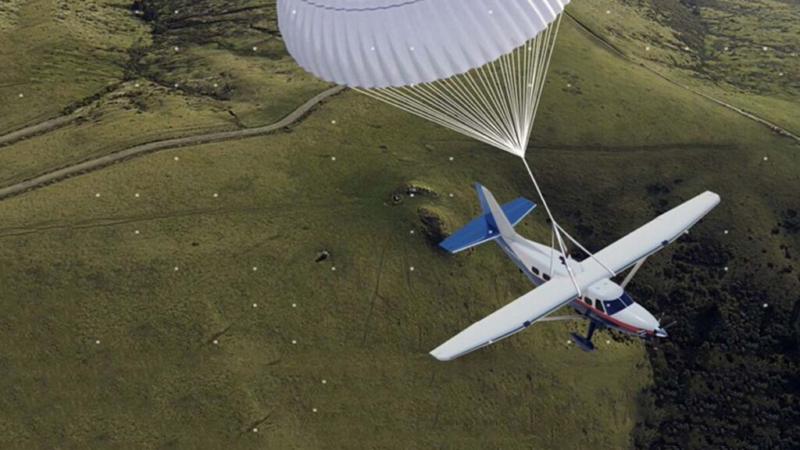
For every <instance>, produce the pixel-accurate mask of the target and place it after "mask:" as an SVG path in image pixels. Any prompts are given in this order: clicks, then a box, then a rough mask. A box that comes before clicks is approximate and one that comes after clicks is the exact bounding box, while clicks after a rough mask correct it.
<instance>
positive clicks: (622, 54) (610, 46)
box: [564, 12, 800, 143]
mask: <svg viewBox="0 0 800 450" xmlns="http://www.w3.org/2000/svg"><path fill="white" fill-rule="evenodd" d="M564 15H565V16H567V17H569V18H570V19H571V20H572V21H573V22H575V24H576V25H578V27H579V28H580V29H581V30H583V31H584V32H585V33H587V34H588V35H589V36H591V37H592V38H594V39H595V40H596V41H597V42H599V43H600V44H602V45H603V46H605V47H607V48H608V49H610V50H611V51H612V52H613V53H614V54H616V55H617V56H619V57H620V58H622V59H624V60H625V61H628V62H629V63H631V64H636V65H638V66H639V67H642V68H643V69H645V70H647V71H648V72H650V73H652V74H654V75H656V76H657V77H659V78H661V79H662V80H665V81H667V82H669V83H670V84H673V85H675V86H677V87H679V88H682V89H686V90H687V91H689V92H691V93H692V94H695V95H699V96H701V97H703V98H705V99H706V100H710V101H712V102H714V103H716V104H718V105H720V106H723V107H725V108H728V109H730V110H732V111H735V112H736V113H738V114H740V115H742V116H744V117H746V118H748V119H750V120H754V121H756V122H758V123H760V124H762V125H765V126H767V127H768V128H769V129H770V130H772V132H774V133H776V134H779V135H781V136H785V137H788V138H790V139H794V140H795V141H796V142H798V143H800V136H798V135H796V134H794V133H792V132H791V131H789V130H786V129H784V128H781V127H779V126H778V125H775V124H774V123H772V122H770V121H768V120H767V119H764V118H763V117H759V116H757V115H755V114H753V113H750V112H747V111H745V110H743V109H741V108H738V107H736V106H734V105H731V104H730V103H727V102H724V101H722V100H720V99H718V98H715V97H712V96H710V95H708V94H704V93H702V92H700V91H698V90H695V89H692V88H690V87H689V86H686V85H685V84H681V83H678V82H677V81H675V80H673V79H671V78H669V77H667V76H666V75H664V74H662V73H661V72H659V71H657V70H655V69H653V68H651V67H648V66H646V65H645V64H642V63H640V62H638V61H636V60H634V59H633V58H631V57H630V56H628V55H627V54H626V53H625V52H623V51H622V50H620V49H619V48H617V47H616V46H615V45H614V44H612V43H610V42H608V41H607V40H605V38H603V37H602V36H600V35H599V34H597V33H596V32H594V31H593V30H592V29H591V28H589V27H588V26H586V25H584V24H583V22H581V21H580V20H578V19H576V18H575V17H573V16H572V15H571V14H569V13H567V12H565V13H564Z"/></svg>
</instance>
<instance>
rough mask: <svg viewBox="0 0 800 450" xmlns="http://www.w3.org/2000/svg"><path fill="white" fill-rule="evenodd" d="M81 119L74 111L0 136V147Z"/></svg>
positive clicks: (80, 114)
mask: <svg viewBox="0 0 800 450" xmlns="http://www.w3.org/2000/svg"><path fill="white" fill-rule="evenodd" d="M81 118H83V113H81V112H77V111H76V112H74V113H72V114H68V115H66V116H58V117H54V118H52V119H48V120H45V121H44V122H39V123H37V124H34V125H30V126H27V127H24V128H20V129H18V130H15V131H12V132H10V133H7V134H3V135H0V147H2V146H4V145H11V144H13V143H15V142H18V141H21V140H23V139H27V138H29V137H32V136H36V135H37V134H44V133H47V132H50V131H53V130H55V129H57V128H61V127H63V126H64V125H69V124H70V123H72V122H74V121H76V120H78V119H81Z"/></svg>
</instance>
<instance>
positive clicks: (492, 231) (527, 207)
mask: <svg viewBox="0 0 800 450" xmlns="http://www.w3.org/2000/svg"><path fill="white" fill-rule="evenodd" d="M475 188H476V190H477V191H478V200H479V201H480V202H481V208H482V209H483V215H481V216H478V217H476V218H474V219H472V220H471V221H470V222H469V223H467V224H466V225H464V226H463V227H461V229H459V230H458V231H456V232H455V233H453V234H452V235H450V236H449V237H448V238H447V239H445V240H443V241H442V242H441V243H440V244H439V246H440V247H442V248H443V249H445V250H447V251H448V252H450V253H457V252H460V251H462V250H466V249H468V248H470V247H474V246H476V245H479V244H483V243H484V242H488V241H490V240H494V239H496V238H498V237H499V236H500V232H499V231H498V230H497V224H496V223H495V221H494V218H493V217H492V214H491V213H490V212H489V205H488V203H487V200H486V198H485V197H484V195H483V192H482V191H481V189H480V184H478V183H475ZM535 207H536V203H534V202H532V201H530V200H528V199H527V198H525V197H519V198H517V199H514V200H512V201H510V202H508V203H506V204H505V205H503V206H502V210H503V214H505V215H506V218H507V219H508V221H509V222H510V223H511V225H512V226H513V225H516V224H517V223H519V221H520V220H522V218H523V217H525V216H526V215H528V213H530V212H531V211H533V208H535Z"/></svg>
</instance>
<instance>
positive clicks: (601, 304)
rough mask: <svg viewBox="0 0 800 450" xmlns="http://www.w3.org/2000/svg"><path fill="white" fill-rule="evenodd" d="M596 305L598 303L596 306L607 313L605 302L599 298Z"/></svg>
mask: <svg viewBox="0 0 800 450" xmlns="http://www.w3.org/2000/svg"><path fill="white" fill-rule="evenodd" d="M596 305H597V306H596V308H597V309H598V310H600V312H601V313H605V312H606V309H605V308H603V302H602V301H600V300H598V301H597V303H596Z"/></svg>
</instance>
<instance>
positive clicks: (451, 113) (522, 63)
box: [356, 14, 561, 156]
mask: <svg viewBox="0 0 800 450" xmlns="http://www.w3.org/2000/svg"><path fill="white" fill-rule="evenodd" d="M560 24H561V15H560V14H559V15H558V18H557V19H556V20H555V21H554V22H553V23H552V24H550V26H548V27H547V28H546V29H544V30H543V31H542V32H540V33H539V34H537V35H536V36H535V37H534V38H533V39H531V40H529V41H528V42H526V43H524V44H523V45H521V46H520V47H518V48H516V49H514V50H513V51H511V52H510V53H508V54H505V55H503V56H500V57H499V58H498V59H496V60H495V61H493V62H490V63H488V64H485V65H483V66H481V67H478V68H476V69H473V70H470V71H467V72H465V73H462V74H458V75H454V76H451V77H449V78H446V79H440V80H435V81H431V82H425V83H419V84H415V85H408V86H400V87H385V88H374V89H363V88H356V90H357V91H359V92H361V93H363V94H366V95H368V96H370V97H373V98H376V99H378V100H381V101H383V102H386V103H388V104H390V105H392V106H395V107H397V108H400V109H402V110H404V111H407V112H410V113H412V114H415V115H418V116H420V117H422V118H424V119H427V120H430V121H432V122H434V123H437V124H439V125H442V126H444V127H446V128H449V129H451V130H454V131H456V132H459V133H462V134H464V135H466V136H469V137H472V138H474V139H476V140H479V141H481V142H484V143H486V144H489V145H491V146H493V147H497V148H499V149H501V150H505V151H507V152H510V153H513V154H515V155H518V156H519V155H524V154H525V149H526V148H527V145H528V142H529V140H530V132H531V128H532V127H533V122H534V119H535V117H536V112H537V111H538V107H539V100H540V98H541V95H542V92H543V89H544V79H545V75H546V73H547V68H548V66H549V64H550V59H551V56H552V54H553V49H554V45H555V40H556V36H557V34H558V29H559V27H560Z"/></svg>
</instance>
